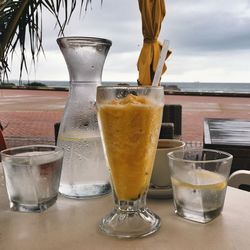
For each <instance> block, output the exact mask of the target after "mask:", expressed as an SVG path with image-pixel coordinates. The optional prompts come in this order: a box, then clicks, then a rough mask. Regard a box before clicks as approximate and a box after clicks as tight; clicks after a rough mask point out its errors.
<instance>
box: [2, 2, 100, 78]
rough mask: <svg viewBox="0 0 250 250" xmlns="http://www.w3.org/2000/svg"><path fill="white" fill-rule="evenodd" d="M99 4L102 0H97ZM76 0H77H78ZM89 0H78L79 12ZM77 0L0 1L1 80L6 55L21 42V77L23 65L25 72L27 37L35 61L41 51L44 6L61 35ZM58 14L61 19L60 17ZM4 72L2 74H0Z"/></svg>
mask: <svg viewBox="0 0 250 250" xmlns="http://www.w3.org/2000/svg"><path fill="white" fill-rule="evenodd" d="M100 1H101V4H102V2H103V0H100ZM78 2H79V1H78ZM91 2H92V0H81V2H80V6H81V7H80V13H81V10H82V8H83V7H84V9H85V11H87V8H88V5H89V4H91ZM76 6H77V0H71V1H69V0H2V1H0V82H1V80H2V77H3V78H4V77H6V78H7V77H8V70H9V68H8V60H9V55H10V54H11V53H12V54H13V53H14V52H15V51H16V49H17V46H18V45H19V46H20V53H21V63H20V80H21V78H22V72H23V69H25V70H26V72H28V68H27V60H26V53H27V52H26V45H27V44H26V43H27V41H26V40H27V37H29V44H30V46H29V47H30V53H31V55H32V61H33V62H34V64H35V58H36V56H37V55H38V54H39V53H40V52H41V51H42V52H43V47H42V41H43V40H42V15H43V8H46V9H47V10H49V12H50V13H52V14H53V15H54V17H55V20H56V23H57V24H58V28H59V32H58V35H63V32H64V29H65V27H66V25H67V24H68V23H69V21H70V19H71V17H72V14H73V12H74V11H75V10H76ZM59 16H60V17H61V19H62V20H61V19H60V18H59ZM2 72H3V74H1V73H2Z"/></svg>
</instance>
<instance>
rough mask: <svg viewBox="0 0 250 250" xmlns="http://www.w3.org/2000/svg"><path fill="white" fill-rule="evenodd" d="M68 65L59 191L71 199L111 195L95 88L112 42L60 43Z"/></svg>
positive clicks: (59, 142)
mask: <svg viewBox="0 0 250 250" xmlns="http://www.w3.org/2000/svg"><path fill="white" fill-rule="evenodd" d="M57 42H58V45H59V47H60V49H61V51H62V54H63V56H64V58H65V61H66V63H67V67H68V71H69V76H70V91H69V98H68V101H67V104H66V106H65V109H64V114H63V118H62V121H61V124H60V129H59V135H58V140H57V145H58V146H60V147H62V148H64V160H63V168H62V177H61V182H60V188H59V191H60V193H61V194H63V195H64V196H67V197H69V198H79V199H83V198H90V197H96V196H101V195H104V194H107V193H109V192H110V191H111V187H110V184H109V175H108V171H107V170H106V168H105V159H104V152H103V148H102V143H101V137H100V132H99V128H98V122H97V114H96V88H97V86H98V85H100V84H101V77H102V70H103V65H104V62H105V59H106V56H107V53H108V51H109V48H110V46H111V41H109V40H106V39H101V38H94V37H63V38H59V39H58V40H57Z"/></svg>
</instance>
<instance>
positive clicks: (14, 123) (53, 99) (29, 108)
mask: <svg viewBox="0 0 250 250" xmlns="http://www.w3.org/2000/svg"><path fill="white" fill-rule="evenodd" d="M67 96H68V92H64V91H47V90H46V91H45V90H13V89H0V121H1V122H2V123H3V124H4V125H6V124H7V127H6V128H5V129H4V132H3V134H4V136H5V138H6V141H7V146H8V147H10V146H18V145H23V144H33V143H51V144H53V143H54V123H56V122H58V121H60V119H61V117H62V113H63V109H64V106H65V103H66V99H67ZM165 103H168V104H181V105H182V110H183V111H182V114H183V119H182V122H183V126H182V134H183V140H185V141H189V142H190V141H198V142H199V141H200V142H201V141H202V138H203V120H204V118H205V117H210V118H217V117H220V118H244V119H250V99H249V98H244V97H241V98H239V97H218V96H180V95H167V96H165Z"/></svg>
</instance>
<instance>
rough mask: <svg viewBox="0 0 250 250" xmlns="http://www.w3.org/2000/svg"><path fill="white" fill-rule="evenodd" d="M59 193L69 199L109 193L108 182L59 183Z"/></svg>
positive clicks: (87, 197)
mask: <svg viewBox="0 0 250 250" xmlns="http://www.w3.org/2000/svg"><path fill="white" fill-rule="evenodd" d="M59 193H60V194H61V195H63V196H65V197H67V198H71V199H89V198H95V197H100V196H103V195H106V194H109V193H111V186H110V184H109V183H108V184H100V185H97V184H95V185H88V184H82V185H60V187H59Z"/></svg>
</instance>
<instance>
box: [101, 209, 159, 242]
mask: <svg viewBox="0 0 250 250" xmlns="http://www.w3.org/2000/svg"><path fill="white" fill-rule="evenodd" d="M160 224H161V220H160V217H159V216H158V215H156V214H154V213H153V212H151V211H150V210H149V209H148V208H146V209H145V208H140V209H138V210H136V211H129V210H121V209H119V208H115V209H114V210H113V211H112V212H111V213H110V214H109V215H107V216H106V217H105V218H103V220H102V221H101V223H100V225H99V226H100V229H101V230H102V231H103V232H104V233H105V234H107V235H110V236H116V237H118V238H138V237H145V236H147V235H150V234H152V233H154V232H156V231H158V229H159V228H160Z"/></svg>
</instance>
